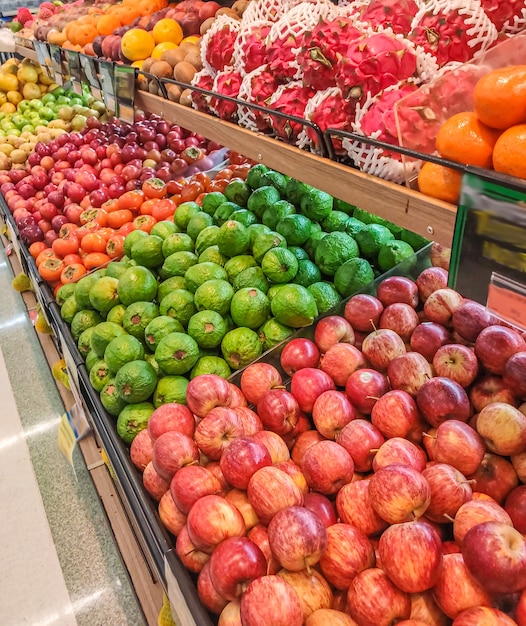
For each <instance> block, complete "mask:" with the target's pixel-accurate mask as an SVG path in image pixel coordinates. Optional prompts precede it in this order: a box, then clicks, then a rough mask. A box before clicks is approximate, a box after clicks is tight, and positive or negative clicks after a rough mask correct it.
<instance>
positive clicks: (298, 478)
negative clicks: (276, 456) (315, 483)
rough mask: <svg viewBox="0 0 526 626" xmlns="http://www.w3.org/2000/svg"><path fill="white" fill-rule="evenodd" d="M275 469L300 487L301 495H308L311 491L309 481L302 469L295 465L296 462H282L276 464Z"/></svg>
mask: <svg viewBox="0 0 526 626" xmlns="http://www.w3.org/2000/svg"><path fill="white" fill-rule="evenodd" d="M274 467H277V468H278V469H280V470H282V471H284V472H285V474H288V475H289V476H290V477H291V478H292V480H293V481H294V482H295V483H296V485H298V487H299V488H300V490H301V493H303V494H306V493H308V491H309V485H308V484H307V479H306V478H305V475H304V474H303V472H302V471H301V468H300V467H298V466H297V465H296V463H294V461H292V460H290V461H282V462H281V463H274Z"/></svg>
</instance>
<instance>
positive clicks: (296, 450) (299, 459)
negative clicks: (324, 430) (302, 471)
mask: <svg viewBox="0 0 526 626" xmlns="http://www.w3.org/2000/svg"><path fill="white" fill-rule="evenodd" d="M319 441H325V437H323V436H322V435H321V434H320V433H319V432H318V431H317V430H307V431H305V432H303V433H301V434H300V435H299V436H298V438H297V439H296V441H295V442H294V445H293V447H292V460H293V461H294V463H296V465H298V466H299V467H301V464H302V463H303V457H304V456H305V452H306V451H307V450H308V449H309V448H310V447H311V446H313V445H314V444H315V443H318V442H319Z"/></svg>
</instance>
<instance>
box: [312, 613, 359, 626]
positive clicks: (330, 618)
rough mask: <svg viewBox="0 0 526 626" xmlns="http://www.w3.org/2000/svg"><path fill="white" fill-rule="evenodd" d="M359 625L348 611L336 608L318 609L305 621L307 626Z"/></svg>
mask: <svg viewBox="0 0 526 626" xmlns="http://www.w3.org/2000/svg"><path fill="white" fill-rule="evenodd" d="M327 624H330V625H331V626H358V625H357V624H356V622H355V621H354V620H353V619H352V617H351V616H350V615H347V613H343V612H342V611H336V610H334V609H318V610H317V611H314V613H312V614H311V615H310V617H308V618H307V620H306V621H305V626H327Z"/></svg>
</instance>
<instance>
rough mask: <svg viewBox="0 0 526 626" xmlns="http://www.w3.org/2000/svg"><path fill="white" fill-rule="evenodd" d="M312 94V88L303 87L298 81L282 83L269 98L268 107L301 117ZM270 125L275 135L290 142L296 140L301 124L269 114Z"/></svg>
mask: <svg viewBox="0 0 526 626" xmlns="http://www.w3.org/2000/svg"><path fill="white" fill-rule="evenodd" d="M313 95H314V90H313V89H311V88H310V87H304V86H303V85H302V83H301V82H300V81H294V82H291V83H289V84H288V85H282V86H281V87H279V89H278V90H277V91H276V93H275V94H274V96H273V97H272V98H271V100H270V103H269V108H271V109H272V110H275V111H280V112H281V113H286V114H287V115H292V116H294V117H301V118H303V116H304V113H305V107H306V106H307V102H308V101H309V100H310V98H312V96H313ZM270 125H271V127H272V129H273V130H274V132H275V133H276V135H277V136H278V137H281V138H282V139H285V140H287V141H289V142H291V143H294V142H296V140H297V138H298V135H299V133H300V132H301V130H302V128H303V124H300V123H299V122H294V121H291V120H288V119H286V118H284V117H278V116H276V115H270Z"/></svg>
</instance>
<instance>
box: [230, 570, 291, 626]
mask: <svg viewBox="0 0 526 626" xmlns="http://www.w3.org/2000/svg"><path fill="white" fill-rule="evenodd" d="M241 623H242V624H243V626H302V624H303V609H302V607H301V602H300V599H299V598H298V594H297V593H296V592H295V591H294V588H293V587H292V585H290V584H289V583H288V582H287V581H286V580H284V579H283V578H280V577H279V576H261V578H256V580H254V581H252V582H251V583H250V585H249V586H248V588H247V590H246V591H245V593H244V594H243V595H242V596H241Z"/></svg>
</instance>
